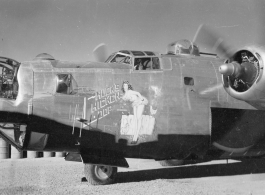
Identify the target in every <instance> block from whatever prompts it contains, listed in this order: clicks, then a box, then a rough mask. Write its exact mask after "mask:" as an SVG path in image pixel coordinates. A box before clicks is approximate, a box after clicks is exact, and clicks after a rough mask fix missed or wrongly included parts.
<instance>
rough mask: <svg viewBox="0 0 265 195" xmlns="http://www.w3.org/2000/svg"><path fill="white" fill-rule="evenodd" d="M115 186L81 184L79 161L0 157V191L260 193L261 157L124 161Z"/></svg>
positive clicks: (264, 174)
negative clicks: (167, 163) (175, 163)
mask: <svg viewBox="0 0 265 195" xmlns="http://www.w3.org/2000/svg"><path fill="white" fill-rule="evenodd" d="M127 160H128V163H129V165H130V168H129V169H123V168H120V169H118V176H117V181H116V183H115V184H112V185H106V186H91V185H89V184H88V183H87V182H82V178H84V173H83V164H82V163H78V162H67V161H64V159H63V158H37V159H18V160H12V159H7V160H0V194H12V195H13V194H100V195H102V194H107V195H111V194H115V195H116V194H120V195H129V194H134V195H135V194H137V195H139V194H152V195H153V194H181V195H188V194H194V195H195V194H196V195H197V194H202V195H204V194H209V195H217V194H218V195H220V194H225V195H228V194H240V195H244V194H247V195H264V194H265V187H264V184H265V160H255V161H254V160H253V161H245V162H237V161H231V160H229V161H228V164H227V161H224V160H223V161H212V162H207V163H200V164H196V165H195V164H193V165H185V166H182V167H161V165H160V164H159V163H158V162H156V161H153V160H138V159H127Z"/></svg>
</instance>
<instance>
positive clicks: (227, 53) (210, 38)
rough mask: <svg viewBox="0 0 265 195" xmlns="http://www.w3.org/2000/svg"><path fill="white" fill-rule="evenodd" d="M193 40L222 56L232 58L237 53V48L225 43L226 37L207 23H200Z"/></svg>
mask: <svg viewBox="0 0 265 195" xmlns="http://www.w3.org/2000/svg"><path fill="white" fill-rule="evenodd" d="M193 42H194V43H197V44H198V45H203V46H206V47H207V48H208V49H211V50H213V51H214V52H215V53H216V54H217V55H218V56H220V57H225V58H231V57H232V56H233V55H234V53H235V50H234V49H233V48H232V47H231V46H229V45H228V44H227V43H225V41H224V38H223V37H222V36H220V35H219V34H218V33H217V31H215V30H214V29H213V28H211V27H209V26H206V25H200V27H199V28H198V30H197V32H196V34H195V36H194V39H193Z"/></svg>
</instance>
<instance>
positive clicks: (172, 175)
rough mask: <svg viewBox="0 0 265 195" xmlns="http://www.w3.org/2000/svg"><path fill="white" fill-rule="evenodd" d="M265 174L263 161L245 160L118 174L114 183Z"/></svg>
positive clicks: (264, 161) (264, 162)
mask: <svg viewBox="0 0 265 195" xmlns="http://www.w3.org/2000/svg"><path fill="white" fill-rule="evenodd" d="M257 173H265V160H245V161H243V162H236V163H232V164H212V165H200V166H197V165H192V166H184V167H170V168H163V169H151V170H140V171H131V172H119V173H118V175H117V180H116V183H129V182H139V181H151V180H156V179H184V178H200V177H212V176H233V175H244V174H257Z"/></svg>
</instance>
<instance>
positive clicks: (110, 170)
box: [84, 164, 117, 185]
mask: <svg viewBox="0 0 265 195" xmlns="http://www.w3.org/2000/svg"><path fill="white" fill-rule="evenodd" d="M84 173H85V176H86V179H87V181H88V182H89V183H90V184H92V185H107V184H111V183H113V182H114V180H115V177H116V175H117V167H112V166H107V165H92V164H84Z"/></svg>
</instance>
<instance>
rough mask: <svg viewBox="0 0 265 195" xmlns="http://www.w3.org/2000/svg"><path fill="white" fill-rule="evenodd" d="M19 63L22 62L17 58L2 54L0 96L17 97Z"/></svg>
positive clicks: (0, 60)
mask: <svg viewBox="0 0 265 195" xmlns="http://www.w3.org/2000/svg"><path fill="white" fill-rule="evenodd" d="M19 65H20V63H19V62H17V61H16V60H13V59H11V58H6V57H1V56H0V98H7V99H16V97H17V94H18V81H17V71H18V68H19Z"/></svg>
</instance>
